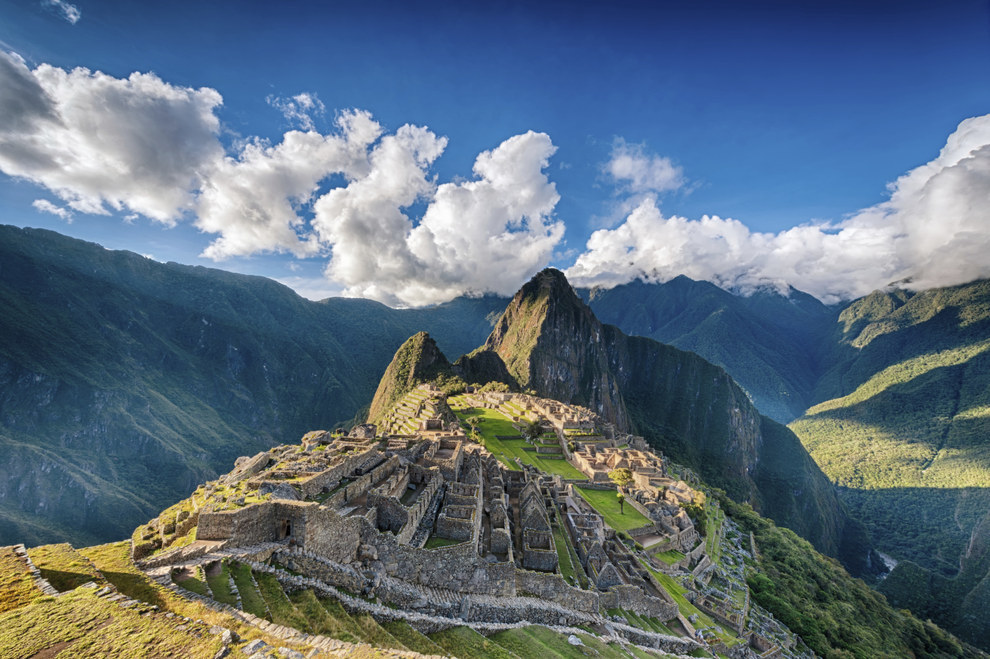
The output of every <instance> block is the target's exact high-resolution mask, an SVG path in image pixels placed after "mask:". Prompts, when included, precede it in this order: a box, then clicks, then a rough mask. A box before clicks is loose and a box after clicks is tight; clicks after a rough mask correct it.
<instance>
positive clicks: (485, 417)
mask: <svg viewBox="0 0 990 659" xmlns="http://www.w3.org/2000/svg"><path fill="white" fill-rule="evenodd" d="M451 401H452V404H451V409H453V410H454V412H455V413H456V414H457V417H458V418H459V419H460V420H461V421H467V420H468V419H469V418H471V417H472V416H477V417H479V418H480V419H481V424H480V425H479V426H478V434H479V435H480V436H481V441H482V443H483V444H484V445H485V448H487V449H488V450H489V451H491V452H492V455H494V456H495V457H496V458H498V460H499V461H500V462H501V463H502V464H504V465H505V466H506V467H508V468H509V469H513V470H518V469H519V467H518V466H517V465H516V461H515V459H516V458H518V459H519V461H520V462H523V463H525V464H530V465H533V466H534V467H536V468H537V469H540V470H541V471H544V472H546V473H548V474H559V475H561V476H563V477H564V478H571V479H580V480H587V478H586V477H585V475H584V474H582V473H581V472H580V471H578V469H577V468H576V467H575V466H574V465H572V464H571V463H570V462H568V461H567V460H564V459H563V457H561V458H551V457H547V456H545V455H543V456H540V455H537V453H536V450H535V447H534V446H533V445H532V444H529V443H528V442H527V441H526V440H525V439H499V438H498V436H499V435H501V436H503V437H506V436H512V435H518V434H519V430H518V429H517V428H516V427H515V426H513V425H512V421H511V420H509V418H508V417H507V416H505V415H504V414H502V413H501V412H498V411H496V410H490V409H487V408H478V407H465V406H464V403H463V399H451Z"/></svg>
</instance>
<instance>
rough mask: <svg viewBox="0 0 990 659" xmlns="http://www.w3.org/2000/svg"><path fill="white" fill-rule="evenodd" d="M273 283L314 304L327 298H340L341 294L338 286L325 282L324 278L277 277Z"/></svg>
mask: <svg viewBox="0 0 990 659" xmlns="http://www.w3.org/2000/svg"><path fill="white" fill-rule="evenodd" d="M275 281H277V282H279V283H280V284H284V285H286V286H288V287H289V288H291V289H292V290H294V291H295V292H296V294H297V295H299V296H301V297H304V298H306V299H307V300H313V301H315V302H319V301H320V300H325V299H327V298H328V297H340V296H341V294H342V291H341V288H340V286H338V285H336V284H334V283H333V282H331V281H329V280H327V279H326V278H325V277H302V276H298V275H294V276H291V277H277V278H276V279H275Z"/></svg>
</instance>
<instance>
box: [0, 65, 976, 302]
mask: <svg viewBox="0 0 990 659" xmlns="http://www.w3.org/2000/svg"><path fill="white" fill-rule="evenodd" d="M268 100H269V103H270V104H271V105H272V106H273V107H275V108H276V109H278V110H280V111H281V112H282V113H283V114H284V116H285V117H286V118H287V119H288V120H289V121H290V122H292V123H293V125H295V126H297V127H298V128H299V129H300V130H289V131H287V132H285V133H284V134H283V135H282V136H281V138H280V139H279V140H276V141H269V140H264V139H261V138H248V139H246V140H242V141H239V142H237V143H236V144H234V145H228V146H225V145H224V144H223V143H222V141H221V137H220V136H221V132H222V130H221V129H222V126H221V123H220V120H219V118H218V116H217V112H218V110H219V108H220V107H221V105H222V103H223V99H222V97H221V96H220V94H219V93H218V92H217V91H216V90H214V89H210V88H206V87H204V88H200V89H193V88H189V87H181V86H176V85H171V84H169V83H167V82H165V81H163V80H161V79H160V78H158V77H157V76H155V75H154V74H141V73H134V74H131V75H130V76H128V77H127V78H114V77H112V76H109V75H106V74H104V73H101V72H98V71H97V72H93V71H90V70H88V69H84V68H77V69H73V70H71V71H66V70H63V69H60V68H57V67H53V66H50V65H47V64H41V65H39V66H37V67H36V68H34V69H30V68H29V67H28V66H27V64H26V63H25V62H24V60H23V59H22V58H20V57H19V56H18V55H16V54H13V53H4V52H2V51H0V171H2V172H4V173H6V174H7V175H9V176H13V177H18V178H21V179H24V180H27V181H31V182H33V183H35V184H37V185H38V186H40V187H43V188H45V189H47V190H48V191H49V192H50V193H51V194H52V195H53V198H54V199H56V200H57V201H58V202H59V203H60V204H61V205H58V204H55V203H52V201H49V200H41V199H39V200H37V201H35V203H34V207H35V209H36V210H37V211H38V212H44V213H51V214H53V215H56V216H58V217H61V218H63V219H64V220H66V221H71V220H72V219H73V217H74V214H77V213H78V214H104V215H106V214H111V213H115V212H119V213H121V214H123V215H126V217H125V220H127V221H131V220H133V218H134V217H136V216H138V215H141V216H144V217H147V218H150V219H151V220H153V221H156V222H159V223H161V224H163V225H167V226H171V225H175V224H176V223H178V222H191V223H193V224H194V225H195V226H196V227H198V228H199V229H200V230H201V231H203V232H204V233H206V234H208V235H209V236H211V242H210V244H209V246H208V247H207V248H206V249H205V251H204V252H203V255H204V256H206V257H209V258H211V259H215V260H222V259H227V258H232V257H241V256H249V255H252V254H257V253H262V252H276V253H279V252H280V253H286V254H291V255H294V256H295V257H298V258H314V259H321V260H322V261H323V262H324V263H325V267H324V273H325V276H326V277H327V280H328V282H331V283H332V284H333V288H342V289H343V290H344V291H345V293H346V294H348V295H357V296H365V297H370V298H374V299H377V300H380V301H382V302H385V303H387V304H392V305H411V306H416V305H423V304H430V303H435V302H441V301H445V300H448V299H451V298H452V297H455V296H457V295H461V294H465V293H484V292H494V293H499V294H505V295H508V294H511V293H513V292H514V291H515V290H516V289H517V288H518V286H519V285H520V284H521V283H522V282H524V281H525V280H526V279H527V278H528V277H530V276H531V275H532V274H533V273H535V272H536V271H537V270H539V269H540V268H542V267H545V266H546V265H548V264H549V263H551V261H552V259H553V258H554V257H553V255H554V252H555V249H557V248H558V247H559V246H561V244H562V241H563V237H564V224H563V222H561V221H560V220H559V219H558V218H557V217H556V216H555V209H556V207H557V203H558V201H559V200H560V196H559V194H558V192H557V188H556V186H555V184H554V183H553V181H551V180H550V179H549V178H548V176H547V170H548V166H549V162H550V159H551V158H552V156H553V155H554V153H555V151H556V147H555V146H554V144H553V142H552V141H551V139H550V137H549V136H548V135H546V134H544V133H536V132H532V131H529V132H526V133H523V134H520V135H515V136H512V137H509V138H508V139H506V140H505V141H504V142H502V143H501V144H498V145H496V146H494V148H492V149H491V150H488V151H485V152H483V153H481V154H479V155H478V156H477V158H476V160H475V163H474V166H473V177H472V178H471V179H469V180H456V181H453V182H441V181H438V180H437V177H436V175H435V174H433V173H432V168H433V165H434V164H435V163H436V161H437V160H438V159H439V158H440V157H441V156H442V154H443V152H444V150H445V149H446V147H447V138H446V137H444V136H439V135H436V134H435V133H434V132H433V131H431V130H430V129H429V128H427V127H425V126H414V125H408V124H407V125H404V126H400V127H399V128H398V129H396V130H394V131H389V130H386V129H385V127H383V126H382V125H381V124H379V123H378V122H377V121H375V119H374V118H373V117H372V116H371V115H370V114H369V113H367V112H364V111H360V110H348V111H344V112H340V113H339V114H338V115H337V116H336V118H335V120H334V122H333V125H332V128H331V130H330V131H328V132H326V133H322V132H320V131H318V130H316V129H315V122H314V117H317V116H320V115H322V114H323V113H324V111H325V110H324V107H323V104H322V103H321V102H320V101H319V99H318V98H317V97H316V96H315V95H313V94H298V95H296V96H292V97H289V98H280V97H278V98H276V97H272V98H269V99H268ZM602 173H603V174H604V176H605V178H606V179H607V180H608V181H609V182H610V183H611V184H613V185H614V186H615V187H616V190H617V191H618V192H619V193H620V195H621V197H620V198H621V199H622V200H623V201H622V203H621V204H620V205H619V207H620V208H621V209H622V211H621V215H620V217H621V221H620V223H619V224H618V225H617V226H614V227H612V228H606V229H601V230H599V231H596V232H594V233H593V234H592V235H591V237H590V238H589V239H588V240H587V244H586V249H585V251H584V253H582V254H580V255H579V256H578V257H577V260H576V261H575V262H574V264H573V265H572V266H571V267H570V268H569V269H568V270H567V275H568V276H569V277H570V278H571V281H572V282H574V283H575V284H576V285H585V286H590V285H601V286H613V285H616V284H620V283H624V282H628V281H630V280H632V279H635V278H637V277H641V278H644V279H647V280H655V281H665V280H668V279H671V278H673V277H675V276H677V275H679V274H686V275H688V276H689V277H692V278H695V279H704V280H708V281H712V282H714V283H716V284H719V285H721V286H723V287H726V288H733V289H736V290H740V291H743V292H746V291H751V290H755V289H756V288H758V287H763V286H767V285H771V286H776V287H779V288H781V289H784V288H785V287H786V286H787V285H793V286H795V287H796V288H799V289H802V290H805V291H808V292H809V293H811V294H813V295H816V296H817V297H819V298H821V299H823V300H825V301H828V302H832V301H836V300H839V299H844V298H851V297H856V296H860V295H864V294H866V293H869V292H870V291H871V290H874V289H876V288H879V287H883V286H884V285H886V284H887V283H889V282H892V281H897V280H905V279H910V284H909V285H910V286H912V287H915V288H927V287H932V286H944V285H951V284H957V283H963V282H966V281H970V280H972V279H976V278H980V277H990V258H987V254H990V211H988V208H990V204H988V201H990V115H987V116H982V117H974V118H971V119H967V120H965V121H963V122H962V123H961V124H960V125H959V127H958V128H957V129H956V130H955V131H954V132H953V133H952V135H950V136H949V138H948V140H947V142H946V144H945V147H944V148H943V149H942V150H941V152H940V153H939V155H938V157H936V158H935V159H933V160H932V161H931V162H929V163H927V164H925V165H923V166H921V167H918V168H916V169H913V170H911V171H910V172H908V173H906V174H905V175H903V176H902V177H900V178H899V179H898V180H896V181H894V182H893V183H892V184H891V185H890V186H889V188H890V197H889V199H888V200H887V201H885V202H883V203H881V204H877V205H876V206H873V207H870V208H866V209H863V210H861V211H859V212H857V213H855V214H853V215H851V216H849V217H847V218H845V219H844V220H842V221H841V222H836V223H812V224H805V225H800V226H796V227H793V228H790V229H787V230H785V231H781V232H780V233H775V234H771V233H756V232H752V231H750V230H749V229H748V228H747V227H746V226H745V225H744V224H743V223H742V222H740V221H738V220H734V219H723V218H719V217H714V216H704V217H702V218H701V219H693V220H692V219H687V218H684V217H678V216H676V215H665V214H664V213H663V212H662V211H661V204H660V201H659V199H660V195H662V194H665V193H669V192H672V191H676V190H679V189H682V188H683V187H684V186H685V184H686V178H685V175H684V173H683V171H682V170H681V168H680V167H678V166H677V165H675V164H674V163H673V162H672V161H671V160H670V159H668V158H664V157H661V156H657V155H654V154H650V153H648V152H647V151H646V149H645V147H643V146H642V145H636V144H628V143H626V142H624V141H623V140H621V139H620V140H617V141H616V142H615V144H614V145H613V149H612V154H611V158H610V160H609V162H608V163H606V164H605V166H604V167H603V168H602Z"/></svg>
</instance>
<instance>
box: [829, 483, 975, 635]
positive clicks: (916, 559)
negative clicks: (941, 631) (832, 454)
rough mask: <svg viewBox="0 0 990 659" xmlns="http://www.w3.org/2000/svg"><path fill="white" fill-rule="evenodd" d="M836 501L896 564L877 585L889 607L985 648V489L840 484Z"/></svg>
mask: <svg viewBox="0 0 990 659" xmlns="http://www.w3.org/2000/svg"><path fill="white" fill-rule="evenodd" d="M839 498H840V499H841V500H842V501H843V502H844V503H845V504H846V505H847V506H848V508H849V509H850V512H851V513H852V514H853V515H854V516H856V517H859V518H860V519H869V520H870V528H871V531H872V533H873V540H874V541H875V543H876V545H877V546H878V547H880V549H881V551H882V552H884V554H886V555H889V556H891V557H893V558H894V559H895V560H899V561H900V562H899V563H898V564H897V567H895V568H894V570H893V571H892V572H891V573H890V574H889V575H888V576H887V577H886V578H885V579H884V580H883V581H882V582H880V583H879V584H878V585H877V588H878V589H879V590H880V592H882V593H884V595H886V596H887V599H888V600H889V601H890V603H891V604H892V605H893V606H894V607H895V608H906V609H909V610H911V612H912V613H914V614H915V615H917V616H918V617H919V618H922V619H924V618H929V619H931V620H933V621H935V622H936V623H938V624H939V625H940V626H943V627H945V628H946V629H949V630H950V631H952V632H953V633H955V634H957V635H958V636H959V637H960V638H962V639H964V640H966V641H968V642H970V643H973V644H975V645H977V646H979V647H987V646H988V645H990V618H987V616H986V615H985V611H986V610H987V606H988V605H990V487H984V488H978V487H969V488H945V489H933V488H892V489H878V490H857V489H851V488H839Z"/></svg>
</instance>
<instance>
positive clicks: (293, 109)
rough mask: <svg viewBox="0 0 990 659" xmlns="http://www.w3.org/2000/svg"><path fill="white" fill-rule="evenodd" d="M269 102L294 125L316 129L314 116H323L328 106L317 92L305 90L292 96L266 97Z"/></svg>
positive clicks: (304, 128)
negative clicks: (311, 92) (312, 92)
mask: <svg viewBox="0 0 990 659" xmlns="http://www.w3.org/2000/svg"><path fill="white" fill-rule="evenodd" d="M265 100H266V101H268V104H269V105H271V106H272V107H273V108H275V109H276V110H278V111H279V112H281V113H282V116H284V117H285V118H286V119H288V120H289V122H290V123H292V124H293V125H296V126H298V127H299V128H301V129H303V130H316V125H315V124H314V123H313V117H314V116H317V117H318V116H321V115H323V114H324V113H325V112H326V109H327V108H326V106H325V105H323V101H321V100H320V99H319V97H317V95H316V94H310V93H308V92H303V93H301V94H296V95H295V96H292V97H290V98H283V97H281V96H269V97H268V98H266V99H265Z"/></svg>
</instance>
